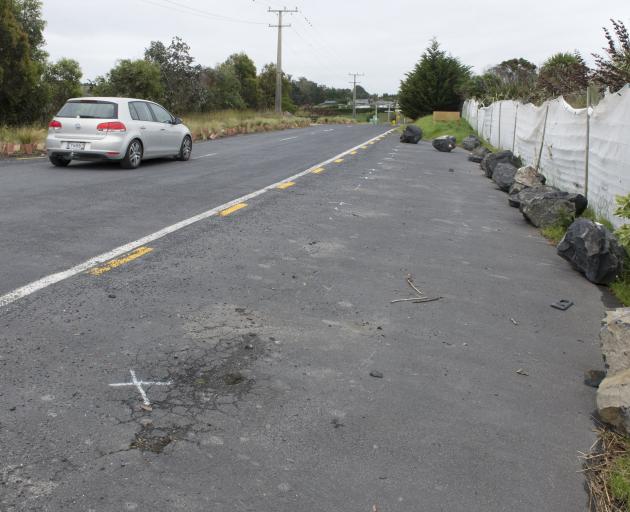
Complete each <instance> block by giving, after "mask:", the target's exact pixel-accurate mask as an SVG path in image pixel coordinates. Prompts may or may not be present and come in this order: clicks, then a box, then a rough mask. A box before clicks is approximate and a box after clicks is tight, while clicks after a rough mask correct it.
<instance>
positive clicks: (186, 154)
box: [177, 135, 192, 162]
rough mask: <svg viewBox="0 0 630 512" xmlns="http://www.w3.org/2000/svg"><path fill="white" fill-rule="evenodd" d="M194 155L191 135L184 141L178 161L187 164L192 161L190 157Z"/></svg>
mask: <svg viewBox="0 0 630 512" xmlns="http://www.w3.org/2000/svg"><path fill="white" fill-rule="evenodd" d="M191 154H192V139H191V138H190V136H189V135H186V137H184V140H183V141H182V147H181V148H179V154H178V155H177V160H181V161H182V162H187V161H188V160H190V155H191Z"/></svg>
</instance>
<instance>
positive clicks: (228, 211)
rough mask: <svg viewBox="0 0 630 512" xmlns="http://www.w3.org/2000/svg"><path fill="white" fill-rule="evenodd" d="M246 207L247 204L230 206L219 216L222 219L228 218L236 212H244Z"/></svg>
mask: <svg viewBox="0 0 630 512" xmlns="http://www.w3.org/2000/svg"><path fill="white" fill-rule="evenodd" d="M246 206H247V203H238V204H235V205H234V206H230V207H229V208H226V209H225V210H221V211H220V212H219V215H220V216H221V217H227V216H228V215H230V214H231V213H234V212H237V211H239V210H242V209H243V208H245V207H246Z"/></svg>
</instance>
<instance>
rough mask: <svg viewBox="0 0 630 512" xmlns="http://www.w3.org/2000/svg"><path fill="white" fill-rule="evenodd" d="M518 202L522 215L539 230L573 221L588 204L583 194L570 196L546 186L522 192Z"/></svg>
mask: <svg viewBox="0 0 630 512" xmlns="http://www.w3.org/2000/svg"><path fill="white" fill-rule="evenodd" d="M517 200H518V202H519V203H520V205H519V209H520V211H521V213H522V214H523V215H524V216H525V218H526V219H527V220H528V221H530V222H531V223H532V224H533V225H534V226H536V227H537V228H540V227H547V226H552V225H554V224H558V223H561V222H567V221H570V220H573V219H574V218H575V217H576V216H579V215H581V214H582V212H584V210H585V209H586V206H587V204H588V203H587V201H586V198H585V197H584V196H583V195H581V194H569V193H568V192H563V191H561V190H558V189H557V188H554V187H549V186H546V185H544V186H542V187H531V188H526V189H525V190H522V191H521V192H520V193H519V194H518V196H517Z"/></svg>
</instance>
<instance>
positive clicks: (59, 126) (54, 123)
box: [48, 119, 61, 129]
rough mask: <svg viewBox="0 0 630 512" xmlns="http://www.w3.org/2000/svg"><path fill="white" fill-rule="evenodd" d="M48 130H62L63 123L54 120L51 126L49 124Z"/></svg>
mask: <svg viewBox="0 0 630 512" xmlns="http://www.w3.org/2000/svg"><path fill="white" fill-rule="evenodd" d="M48 128H54V129H59V128H61V123H60V122H59V121H57V120H56V119H53V120H52V121H51V122H50V123H49V124H48Z"/></svg>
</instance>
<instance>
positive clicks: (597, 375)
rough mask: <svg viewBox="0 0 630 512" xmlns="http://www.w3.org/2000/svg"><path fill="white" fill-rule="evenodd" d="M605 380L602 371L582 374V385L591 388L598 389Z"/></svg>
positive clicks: (590, 371) (589, 371)
mask: <svg viewBox="0 0 630 512" xmlns="http://www.w3.org/2000/svg"><path fill="white" fill-rule="evenodd" d="M605 378H606V372H605V371H602V370H588V371H586V372H584V384H586V385H587V386H590V387H592V388H598V387H599V385H600V384H601V383H602V381H603V380H604V379H605Z"/></svg>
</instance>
